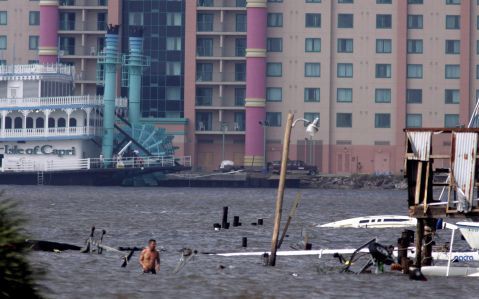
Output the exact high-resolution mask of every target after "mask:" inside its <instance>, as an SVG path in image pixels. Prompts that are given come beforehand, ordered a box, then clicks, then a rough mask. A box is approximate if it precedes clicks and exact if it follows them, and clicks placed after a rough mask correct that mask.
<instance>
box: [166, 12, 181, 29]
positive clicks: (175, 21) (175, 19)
mask: <svg viewBox="0 0 479 299" xmlns="http://www.w3.org/2000/svg"><path fill="white" fill-rule="evenodd" d="M182 23H183V16H182V14H181V12H168V13H166V25H167V26H181V25H182Z"/></svg>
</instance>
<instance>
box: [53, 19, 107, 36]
mask: <svg viewBox="0 0 479 299" xmlns="http://www.w3.org/2000/svg"><path fill="white" fill-rule="evenodd" d="M106 29H107V22H104V21H97V22H86V21H85V22H82V21H68V22H66V21H65V22H60V27H59V29H58V34H60V35H61V34H87V33H88V34H105V33H106Z"/></svg>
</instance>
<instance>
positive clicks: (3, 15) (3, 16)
mask: <svg viewBox="0 0 479 299" xmlns="http://www.w3.org/2000/svg"><path fill="white" fill-rule="evenodd" d="M7 19H8V17H7V12H6V11H0V25H7V23H8V20H7Z"/></svg>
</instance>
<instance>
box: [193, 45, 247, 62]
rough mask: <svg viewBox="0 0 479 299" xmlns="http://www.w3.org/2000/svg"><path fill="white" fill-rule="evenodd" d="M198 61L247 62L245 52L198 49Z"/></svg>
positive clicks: (241, 50)
mask: <svg viewBox="0 0 479 299" xmlns="http://www.w3.org/2000/svg"><path fill="white" fill-rule="evenodd" d="M196 60H205V61H211V60H214V61H215V60H230V61H246V57H245V50H244V49H235V50H226V49H218V48H215V49H209V48H208V49H205V48H200V47H198V48H197V49H196Z"/></svg>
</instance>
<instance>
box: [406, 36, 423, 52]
mask: <svg viewBox="0 0 479 299" xmlns="http://www.w3.org/2000/svg"><path fill="white" fill-rule="evenodd" d="M422 51H423V46H422V39H408V40H407V53H408V54H422Z"/></svg>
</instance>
